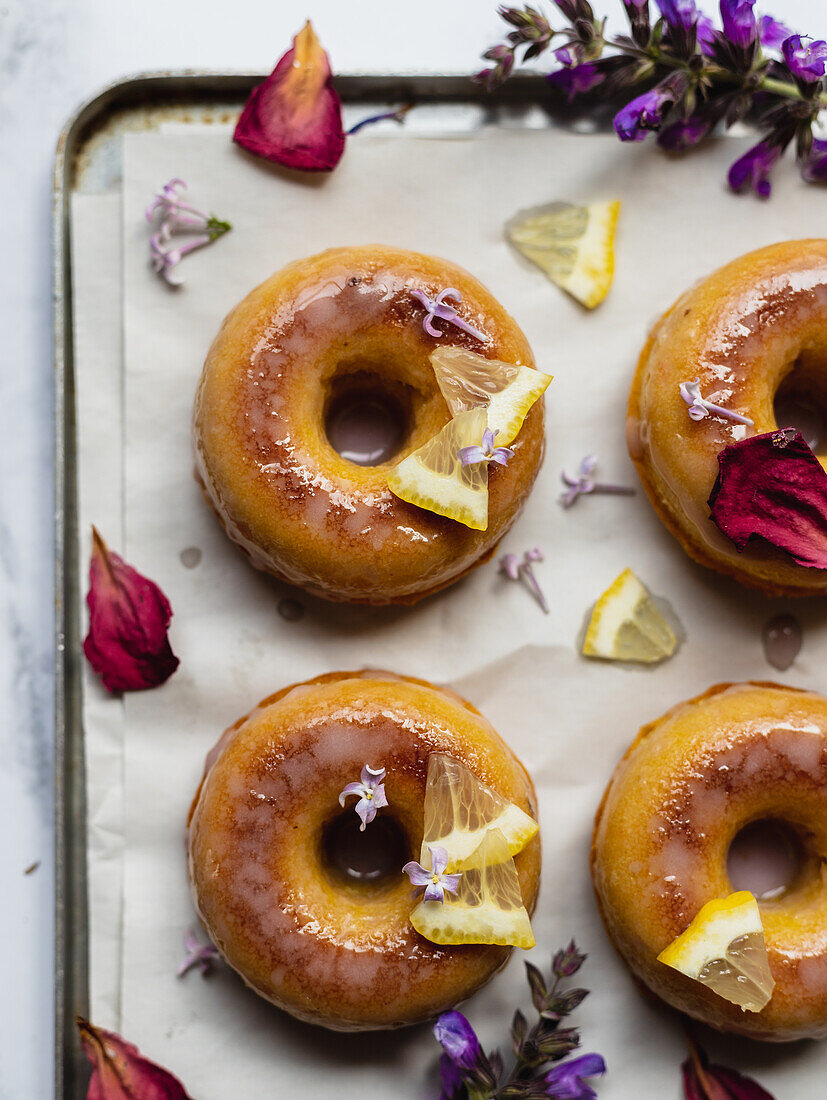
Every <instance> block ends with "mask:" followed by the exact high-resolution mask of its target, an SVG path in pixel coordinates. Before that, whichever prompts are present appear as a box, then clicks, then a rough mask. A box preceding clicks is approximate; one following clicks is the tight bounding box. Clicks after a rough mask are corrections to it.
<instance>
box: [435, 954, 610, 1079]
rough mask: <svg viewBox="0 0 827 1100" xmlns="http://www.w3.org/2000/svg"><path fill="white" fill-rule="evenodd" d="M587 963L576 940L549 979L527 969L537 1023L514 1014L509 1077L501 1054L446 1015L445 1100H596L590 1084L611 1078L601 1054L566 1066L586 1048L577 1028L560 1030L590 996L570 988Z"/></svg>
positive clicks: (460, 1019)
mask: <svg viewBox="0 0 827 1100" xmlns="http://www.w3.org/2000/svg"><path fill="white" fill-rule="evenodd" d="M585 958H586V956H585V955H583V954H581V952H580V951H578V950H577V947H576V945H575V943H574V940H572V941H571V943H570V944H569V946H568V947H566V948H563V949H562V950H560V951H558V952H557V953H556V954H555V956H554V958H553V959H552V962H551V972H550V975H549V977H548V978H546V976H545V975H544V974H543V973H542V972H541V971H540V970H538V968H537V967H536V966H533V965H532V964H531V963H526V973H527V977H528V984H529V988H530V989H531V1000H532V1003H533V1005H534V1008H535V1010H536V1012H537V1022H536V1023H534V1024H533V1025H529V1022H528V1020H527V1018H526V1017H525V1015H524V1014H523V1013H522V1012H521V1011H520V1009H517V1011H516V1012H515V1013H514V1018H513V1021H512V1025H511V1048H512V1052H513V1064H512V1066H511V1068H510V1069H509V1070H508V1072H506V1070H505V1064H504V1061H503V1058H502V1057H501V1055H500V1054H499V1052H498V1051H496V1050H495V1051H491V1052H489V1053H486V1052H485V1051H484V1050H483V1049H482V1046H481V1045H480V1041H479V1039H478V1038H477V1035H476V1033H475V1031H474V1029H473V1028H472V1026H471V1024H470V1023H469V1022H468V1020H467V1019H466V1018H465V1016H463V1015H462V1013H461V1012H457V1011H455V1010H454V1011H452V1012H444V1013H443V1014H442V1016H440V1017H439V1019H438V1020H437V1022H436V1025H435V1027H434V1035H435V1036H436V1038H437V1039H438V1041H439V1042H440V1043H441V1045H442V1048H443V1050H444V1054H443V1055H442V1058H441V1060H440V1071H441V1074H442V1090H443V1091H442V1096H443V1098H444V1100H529V1098H535V1097H536V1098H539V1097H551V1098H557V1100H564V1098H565V1100H590V1098H592V1097H594V1096H595V1093H594V1090H593V1089H592V1088H591V1086H590V1085H589V1084H588V1083H587V1080H588V1079H590V1078H593V1077H599V1076H601V1075H602V1074H603V1073H605V1071H606V1064H605V1062H604V1061H603V1059H602V1057H601V1056H600V1055H599V1054H583V1055H580V1056H578V1057H576V1058H570V1059H568V1061H563V1059H565V1058H566V1056H567V1055H569V1054H571V1053H572V1051H574V1050H576V1049H577V1048H578V1047H579V1046H580V1033H579V1031H578V1029H577V1028H574V1027H560V1024H561V1023H562V1022H563V1021H564V1020H565V1018H566V1017H567V1016H569V1015H570V1014H571V1013H572V1012H573V1011H574V1010H575V1009H576V1008H577V1006H578V1005H579V1004H580V1003H581V1001H582V1000H583V998H584V997H586V996H587V994H588V991H587V990H585V989H568V988H566V983H567V981H568V979H569V978H572V977H574V975H575V974H576V973H577V971H578V970H579V969H580V967H581V966H582V965H583V962H584V961H585Z"/></svg>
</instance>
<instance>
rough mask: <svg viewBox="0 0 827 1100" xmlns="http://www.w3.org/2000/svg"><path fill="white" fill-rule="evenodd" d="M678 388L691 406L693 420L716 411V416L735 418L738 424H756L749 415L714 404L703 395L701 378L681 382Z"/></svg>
mask: <svg viewBox="0 0 827 1100" xmlns="http://www.w3.org/2000/svg"><path fill="white" fill-rule="evenodd" d="M678 390H679V392H680V395H681V397H682V398H683V400H684V401H685V402H686V404H687V405H688V406H689V408H688V410H687V411H688V412H689V415H690V416H691V417H692V419H693V420H705V419H706V417H708V416H710V415H711V414H713V413H714V414H715V415H716V416H723V417H725V418H726V419H727V420H734V421H735V423H736V424H747V425H749V426H750V427H751V426H752V425H753V424H754V421H753V420H751V419H750V418H749V417H748V416H741V414H740V413H737V412H733V411H732V410H731V409H725V408H724V407H723V406H722V405H713V404H712V402H711V401H707V400H705V398H703V397H701V380H700V378H696V379H695V381H694V382H681V383H680V385H679V387H678Z"/></svg>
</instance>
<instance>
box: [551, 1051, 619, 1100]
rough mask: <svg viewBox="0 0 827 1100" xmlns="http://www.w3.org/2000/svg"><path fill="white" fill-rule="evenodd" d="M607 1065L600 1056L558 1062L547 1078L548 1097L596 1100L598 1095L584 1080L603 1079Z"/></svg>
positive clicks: (583, 1056) (570, 1099) (584, 1055)
mask: <svg viewBox="0 0 827 1100" xmlns="http://www.w3.org/2000/svg"><path fill="white" fill-rule="evenodd" d="M605 1072H606V1063H605V1062H604V1061H603V1059H602V1058H601V1056H600V1055H599V1054H581V1055H580V1056H579V1057H577V1058H570V1059H569V1060H568V1061H567V1062H558V1063H557V1065H556V1066H552V1067H551V1069H550V1070H549V1071H548V1073H547V1074H546V1076H545V1086H546V1095H547V1096H552V1097H554V1100H595V1098H596V1096H597V1093H596V1092H595V1091H594V1089H593V1088H592V1087H591V1086H590V1085H587V1084H586V1082H585V1080H584V1078H586V1077H602V1076H603V1074H604V1073H605Z"/></svg>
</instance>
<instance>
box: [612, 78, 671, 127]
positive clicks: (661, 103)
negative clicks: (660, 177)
mask: <svg viewBox="0 0 827 1100" xmlns="http://www.w3.org/2000/svg"><path fill="white" fill-rule="evenodd" d="M674 102H675V88H674V85H673V84H672V83H671V82H667V81H664V82H663V83H662V84H658V85H657V86H656V87H655V88H652V89H651V90H650V91H648V92H644V93H643V95H639V96H636V97H635V99H633V100H632V101H631V102H630V103H627V104H626V106H625V107H622V108H621V109H620V110H619V111H618V112H617V114H616V115H615V117H614V128H615V131H616V133H617V136H618V137H619V138H620V140H621V141H643V139H644V138H645V137H646V134H647V133H648V131H650V130H658V129H659V128H660V125H661V123H662V122H663V116H664V115H665V113H666V111H667V110H668V109H669V108H670V107H671V106H672V104H673V103H674Z"/></svg>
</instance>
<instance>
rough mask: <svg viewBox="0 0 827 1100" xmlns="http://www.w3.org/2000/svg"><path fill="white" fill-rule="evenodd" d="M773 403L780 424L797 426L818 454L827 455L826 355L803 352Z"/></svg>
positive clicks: (782, 382)
mask: <svg viewBox="0 0 827 1100" xmlns="http://www.w3.org/2000/svg"><path fill="white" fill-rule="evenodd" d="M773 405H774V409H773V411H774V414H775V422H776V424H778V426H779V428H795V429H796V430H797V431H799V432H801V434H802V435H803V436H804V439H805V440H806V441H807V444H808V445H809V446H810V447H812V449H813V450H814V451H815V453H816V454H818V455H822V456H824V457H827V364H825V363H824V360H823V359H821V358H820V357H819V356H816V355H814V354H808V353H806V352H804V353H802V354H801V355H800V356H799V358H798V359H797V360H796V361H795V363H794V364H793V366H792V369H791V370H790V371H789V372H788V373H787V374H786V375H785V377H784V378H783V379H782V381H781V384H780V386H779V387H778V390H777V391H776V394H775V400H774V402H773Z"/></svg>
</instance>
